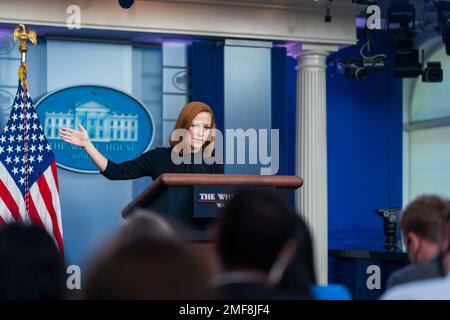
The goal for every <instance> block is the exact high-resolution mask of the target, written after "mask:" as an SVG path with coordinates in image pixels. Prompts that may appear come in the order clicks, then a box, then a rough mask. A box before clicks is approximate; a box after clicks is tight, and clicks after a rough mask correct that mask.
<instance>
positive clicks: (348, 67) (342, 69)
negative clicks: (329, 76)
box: [336, 58, 368, 80]
mask: <svg viewBox="0 0 450 320" xmlns="http://www.w3.org/2000/svg"><path fill="white" fill-rule="evenodd" d="M336 70H337V72H338V73H340V74H343V75H344V76H345V77H346V78H349V79H355V80H365V79H367V76H368V72H367V69H366V68H364V65H363V62H362V60H360V59H355V58H343V59H340V60H338V61H337V62H336Z"/></svg>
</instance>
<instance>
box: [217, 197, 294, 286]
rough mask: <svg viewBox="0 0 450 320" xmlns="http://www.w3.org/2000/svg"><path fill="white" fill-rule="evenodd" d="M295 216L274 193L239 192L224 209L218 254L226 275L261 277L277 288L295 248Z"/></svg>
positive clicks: (221, 216) (221, 215) (218, 241)
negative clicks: (245, 273)
mask: <svg viewBox="0 0 450 320" xmlns="http://www.w3.org/2000/svg"><path fill="white" fill-rule="evenodd" d="M295 232H296V216H295V213H294V212H293V211H292V210H291V209H290V208H289V207H288V205H287V203H286V202H285V201H283V200H282V199H281V198H280V197H279V196H278V195H276V194H275V193H273V192H270V191H265V190H258V189H251V190H240V191H238V192H237V193H235V195H234V196H233V197H232V198H231V200H229V201H228V202H227V204H226V205H225V207H224V208H223V210H222V212H221V214H220V217H219V220H218V230H217V241H216V242H217V244H216V247H217V253H218V255H219V258H220V262H221V265H222V268H223V271H224V272H236V271H243V270H244V271H246V272H251V273H253V275H255V276H256V275H257V274H259V275H260V276H261V277H262V278H264V281H265V282H266V283H267V284H270V285H277V284H278V282H279V281H280V280H281V277H282V275H283V273H284V271H285V269H286V268H287V266H288V265H289V264H290V262H291V260H292V257H293V255H294V251H295V247H296V239H295Z"/></svg>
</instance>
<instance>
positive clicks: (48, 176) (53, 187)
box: [44, 161, 63, 237]
mask: <svg viewBox="0 0 450 320" xmlns="http://www.w3.org/2000/svg"><path fill="white" fill-rule="evenodd" d="M55 162H56V161H53V162H52V164H51V167H52V168H51V169H50V168H48V169H47V170H45V172H44V176H45V180H46V181H47V184H48V186H49V188H50V191H51V195H52V202H53V208H54V209H55V212H56V218H57V222H58V226H59V231H60V233H61V237H62V235H63V228H62V222H61V205H60V203H59V193H58V189H57V183H56V181H58V180H57V178H55V177H54V171H53V166H55Z"/></svg>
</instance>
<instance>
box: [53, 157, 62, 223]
mask: <svg viewBox="0 0 450 320" xmlns="http://www.w3.org/2000/svg"><path fill="white" fill-rule="evenodd" d="M52 173H53V177H54V179H55V184H56V191H58V195H59V183H58V172H57V171H56V161H53V162H52ZM60 226H61V224H60Z"/></svg>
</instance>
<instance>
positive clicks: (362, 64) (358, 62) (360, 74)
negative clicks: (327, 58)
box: [335, 30, 386, 80]
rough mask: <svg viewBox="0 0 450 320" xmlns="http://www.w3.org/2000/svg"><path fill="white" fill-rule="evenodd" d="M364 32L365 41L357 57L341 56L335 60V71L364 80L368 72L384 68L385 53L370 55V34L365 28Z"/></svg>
mask: <svg viewBox="0 0 450 320" xmlns="http://www.w3.org/2000/svg"><path fill="white" fill-rule="evenodd" d="M366 32H367V33H366V34H367V41H366V42H365V43H364V45H363V46H362V47H361V49H360V50H359V54H360V56H359V57H357V58H354V57H346V58H341V59H338V60H337V61H336V62H335V66H336V70H337V72H338V73H340V74H342V75H344V76H345V77H347V78H349V79H354V80H365V79H367V77H368V75H369V73H370V72H373V71H380V70H383V69H384V61H385V59H386V55H384V54H375V55H372V52H371V46H370V44H371V35H370V32H369V31H368V30H366ZM364 51H366V52H364Z"/></svg>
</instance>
